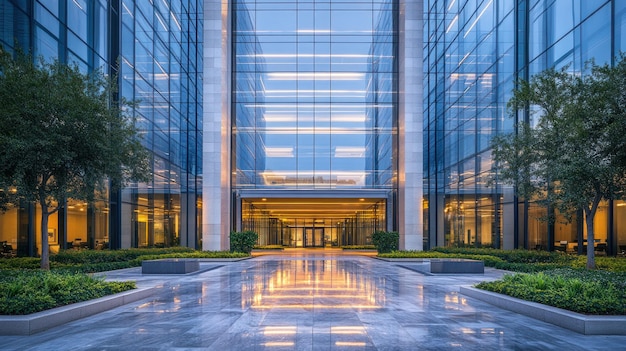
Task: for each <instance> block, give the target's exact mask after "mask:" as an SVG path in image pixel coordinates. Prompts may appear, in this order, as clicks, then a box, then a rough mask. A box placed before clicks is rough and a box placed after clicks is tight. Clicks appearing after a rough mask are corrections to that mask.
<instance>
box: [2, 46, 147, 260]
mask: <svg viewBox="0 0 626 351" xmlns="http://www.w3.org/2000/svg"><path fill="white" fill-rule="evenodd" d="M117 96H118V95H117V91H116V85H115V84H114V79H109V78H108V77H107V76H106V75H104V74H103V73H102V72H101V71H95V72H92V73H89V74H83V73H81V72H80V70H79V69H78V67H77V66H76V65H66V64H63V63H61V62H59V61H54V62H51V63H49V62H44V61H43V59H39V60H33V59H32V57H30V56H29V55H26V54H24V53H22V52H18V53H16V55H15V58H13V57H12V55H10V54H9V53H7V52H6V51H3V50H2V48H0V189H3V190H2V191H1V192H0V202H2V203H3V206H4V207H5V208H6V206H7V204H9V205H10V204H16V203H18V202H19V201H27V202H35V203H38V204H39V205H40V206H41V214H42V216H41V228H40V229H41V232H40V234H41V253H42V254H41V268H42V269H49V267H50V264H49V257H48V255H49V251H48V250H49V244H48V233H47V232H48V231H47V228H48V217H49V216H50V215H51V214H53V213H55V212H57V211H58V210H59V209H60V208H62V207H63V206H64V204H65V199H67V198H72V199H76V200H82V201H92V200H93V199H94V197H95V196H96V195H97V194H98V192H99V191H100V190H101V189H103V187H104V185H105V184H106V183H107V182H110V183H109V184H111V186H112V187H119V186H122V185H123V184H124V183H126V182H127V181H129V180H137V181H147V180H148V179H149V175H150V173H149V162H148V160H149V154H148V152H147V150H146V149H145V148H143V147H142V146H141V144H140V142H139V140H138V138H137V137H136V136H137V131H136V129H135V127H134V120H133V118H131V117H130V116H129V114H128V111H129V110H130V109H129V107H130V104H129V103H128V102H127V101H125V100H123V99H118V98H117Z"/></svg>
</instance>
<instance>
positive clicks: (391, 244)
mask: <svg viewBox="0 0 626 351" xmlns="http://www.w3.org/2000/svg"><path fill="white" fill-rule="evenodd" d="M372 243H373V244H374V245H375V246H376V250H378V253H387V252H392V251H396V250H398V246H399V244H400V234H398V232H385V231H382V230H379V231H376V232H374V234H372Z"/></svg>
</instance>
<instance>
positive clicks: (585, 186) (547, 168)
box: [492, 55, 626, 269]
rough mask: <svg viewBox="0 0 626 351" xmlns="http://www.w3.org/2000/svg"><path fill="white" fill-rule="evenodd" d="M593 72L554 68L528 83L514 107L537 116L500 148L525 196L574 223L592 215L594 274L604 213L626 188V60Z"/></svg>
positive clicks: (504, 168) (509, 176)
mask: <svg viewBox="0 0 626 351" xmlns="http://www.w3.org/2000/svg"><path fill="white" fill-rule="evenodd" d="M588 68H589V69H588V71H587V73H586V74H584V75H580V74H574V73H570V72H568V70H567V68H564V69H561V70H555V69H548V70H546V71H544V72H541V73H539V74H537V75H535V76H533V77H532V78H531V79H530V81H520V82H519V84H518V85H517V88H516V89H515V91H514V93H513V97H512V98H511V100H510V101H509V103H508V107H509V110H510V112H511V114H514V113H515V112H516V111H524V110H527V111H530V116H531V118H530V123H520V124H519V125H518V127H517V130H516V132H515V133H512V134H508V135H500V136H497V137H495V138H494V139H493V140H492V146H493V154H494V160H495V161H496V164H497V165H498V167H499V168H498V171H499V177H500V178H501V179H502V180H503V181H505V182H507V183H509V184H513V185H515V187H516V190H517V193H518V195H519V196H521V197H522V198H524V199H526V200H528V201H536V202H537V203H540V204H544V205H546V206H550V207H549V208H554V209H558V210H559V212H560V213H563V214H564V215H565V216H566V218H571V217H572V215H573V214H574V213H575V212H576V211H577V210H582V211H583V212H584V214H585V221H586V228H587V242H588V243H589V244H588V245H587V268H588V269H594V268H595V257H594V246H593V242H594V230H593V220H594V217H595V214H596V211H597V209H598V206H599V204H600V202H601V201H603V200H611V199H618V198H623V197H624V190H625V189H626V157H625V153H626V151H625V147H626V145H625V141H626V138H625V137H624V131H625V130H626V129H625V128H626V57H625V56H624V55H621V56H620V57H619V58H618V60H616V63H615V65H614V66H609V65H596V64H595V63H593V62H591V63H589V65H588ZM549 212H551V211H549ZM550 219H551V220H554V219H553V218H550Z"/></svg>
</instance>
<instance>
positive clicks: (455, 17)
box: [446, 15, 459, 33]
mask: <svg viewBox="0 0 626 351" xmlns="http://www.w3.org/2000/svg"><path fill="white" fill-rule="evenodd" d="M458 19H459V15H456V16H454V18H453V19H452V22H450V24H449V25H448V28H447V29H446V33H448V32H450V29H452V26H454V24H455V23H456V21H458Z"/></svg>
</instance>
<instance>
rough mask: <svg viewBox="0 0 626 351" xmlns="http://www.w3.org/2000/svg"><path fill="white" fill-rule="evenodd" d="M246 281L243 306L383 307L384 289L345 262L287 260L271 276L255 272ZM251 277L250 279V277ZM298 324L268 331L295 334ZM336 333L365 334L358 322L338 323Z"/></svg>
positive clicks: (307, 307)
mask: <svg viewBox="0 0 626 351" xmlns="http://www.w3.org/2000/svg"><path fill="white" fill-rule="evenodd" d="M252 277H253V278H252V281H251V282H250V283H249V284H244V285H242V288H241V298H242V307H245V306H249V307H250V308H252V309H259V310H266V309H328V310H339V309H363V310H373V309H378V308H381V307H382V306H383V305H384V302H385V292H384V289H379V288H378V286H377V285H376V283H375V281H374V280H372V279H371V278H369V277H366V276H365V275H360V274H358V273H354V272H348V271H347V270H346V269H345V267H343V266H342V265H341V264H336V263H335V264H328V263H327V262H324V261H315V262H313V263H312V264H306V265H303V264H298V263H294V262H293V261H285V262H283V263H282V264H281V265H280V266H279V267H278V268H277V269H276V270H274V271H273V272H272V273H271V274H270V275H268V276H254V275H253V276H252ZM246 281H250V280H246ZM294 333H296V327H295V326H272V327H267V328H265V329H264V334H265V335H279V334H294ZM331 333H334V334H364V333H365V329H364V328H363V327H358V326H335V327H332V328H331Z"/></svg>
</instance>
